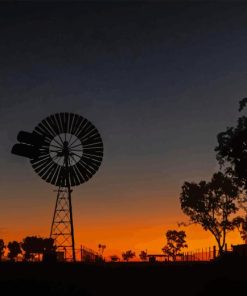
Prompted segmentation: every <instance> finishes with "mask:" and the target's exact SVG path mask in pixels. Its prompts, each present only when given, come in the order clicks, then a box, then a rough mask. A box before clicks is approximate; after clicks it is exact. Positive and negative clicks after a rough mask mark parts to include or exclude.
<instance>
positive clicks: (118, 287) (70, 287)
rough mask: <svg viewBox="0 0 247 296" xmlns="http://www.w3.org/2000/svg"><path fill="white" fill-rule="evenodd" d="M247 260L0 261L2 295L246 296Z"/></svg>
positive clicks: (0, 288)
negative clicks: (131, 261) (195, 261)
mask: <svg viewBox="0 0 247 296" xmlns="http://www.w3.org/2000/svg"><path fill="white" fill-rule="evenodd" d="M246 290H247V260H242V259H240V260H237V261H236V260H234V261H224V262H222V261H217V262H209V263H203V262H201V263H185V262H184V263H183V262H180V263H175V264H173V263H141V262H140V263H104V264H81V263H77V264H71V263H57V264H48V263H10V262H5V263H1V264H0V295H17V293H18V294H19V295H81V296H89V295H91V296H101V295H109V296H111V295H114V296H118V295H119V296H121V295H135V296H139V295H151V296H153V295H154V296H156V295H159V296H161V295H172V296H176V295H183V296H185V295H190V296H193V295H198V296H208V295H240V293H241V295H245V293H246Z"/></svg>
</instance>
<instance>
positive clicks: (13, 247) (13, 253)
mask: <svg viewBox="0 0 247 296" xmlns="http://www.w3.org/2000/svg"><path fill="white" fill-rule="evenodd" d="M8 249H9V253H8V258H9V259H10V260H11V261H14V260H15V259H16V257H17V256H18V255H19V254H21V253H22V252H21V246H20V244H19V243H18V242H17V241H13V242H9V243H8Z"/></svg>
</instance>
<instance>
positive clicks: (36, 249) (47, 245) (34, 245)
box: [21, 236, 56, 260]
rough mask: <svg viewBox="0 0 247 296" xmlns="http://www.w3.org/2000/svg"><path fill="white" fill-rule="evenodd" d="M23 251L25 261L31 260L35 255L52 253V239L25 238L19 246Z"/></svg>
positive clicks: (53, 246)
mask: <svg viewBox="0 0 247 296" xmlns="http://www.w3.org/2000/svg"><path fill="white" fill-rule="evenodd" d="M21 247H22V249H23V250H24V251H25V254H24V258H25V260H30V259H33V256H34V255H35V254H44V252H53V251H55V250H56V247H55V245H54V239H53V238H42V237H37V236H27V237H25V238H24V239H23V243H22V244H21Z"/></svg>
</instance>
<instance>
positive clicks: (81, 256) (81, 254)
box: [80, 245, 83, 262]
mask: <svg viewBox="0 0 247 296" xmlns="http://www.w3.org/2000/svg"><path fill="white" fill-rule="evenodd" d="M80 251H81V262H82V257H83V255H82V245H81V248H80Z"/></svg>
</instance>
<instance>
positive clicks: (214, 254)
mask: <svg viewBox="0 0 247 296" xmlns="http://www.w3.org/2000/svg"><path fill="white" fill-rule="evenodd" d="M215 258H216V247H215V246H213V259H215Z"/></svg>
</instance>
